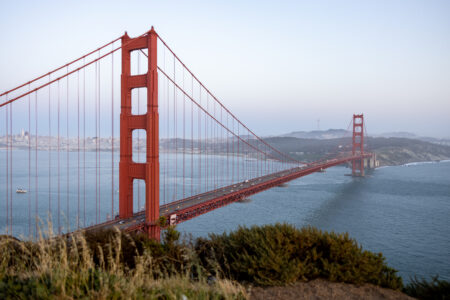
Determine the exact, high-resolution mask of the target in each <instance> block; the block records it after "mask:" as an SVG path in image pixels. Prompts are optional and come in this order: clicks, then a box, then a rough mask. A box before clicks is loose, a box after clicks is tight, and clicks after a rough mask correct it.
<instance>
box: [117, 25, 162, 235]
mask: <svg viewBox="0 0 450 300" xmlns="http://www.w3.org/2000/svg"><path fill="white" fill-rule="evenodd" d="M142 49H148V72H147V73H146V74H141V75H131V74H130V73H131V69H130V59H131V52H132V51H140V50H142ZM144 87H145V88H147V113H146V114H143V115H133V114H132V113H131V90H132V89H134V88H144ZM135 129H144V130H146V137H147V145H146V147H147V148H146V149H147V157H146V162H145V163H135V162H133V158H132V154H133V141H132V136H133V135H132V133H133V130H135ZM134 179H143V180H144V181H145V221H146V226H145V228H146V231H147V233H148V235H149V237H150V238H154V239H156V240H159V239H160V228H159V226H157V225H156V223H157V221H158V219H159V116H158V70H157V34H156V32H155V30H154V29H153V27H152V29H151V30H150V31H149V32H148V33H147V34H146V35H144V36H140V37H137V38H134V39H131V38H130V37H129V36H128V35H127V34H126V33H125V35H124V36H123V37H122V76H121V112H120V163H119V217H120V218H129V217H131V216H132V215H133V180H134Z"/></svg>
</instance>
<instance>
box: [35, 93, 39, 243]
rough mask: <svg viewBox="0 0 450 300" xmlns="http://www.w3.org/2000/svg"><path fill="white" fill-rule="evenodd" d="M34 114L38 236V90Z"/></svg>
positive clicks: (36, 225) (36, 224) (36, 222)
mask: <svg viewBox="0 0 450 300" xmlns="http://www.w3.org/2000/svg"><path fill="white" fill-rule="evenodd" d="M34 95H35V96H34V115H35V117H34V118H35V122H36V125H35V127H36V128H35V148H34V154H35V165H34V167H35V179H34V180H35V188H34V189H35V200H34V209H35V227H36V233H35V236H36V237H37V233H38V193H39V189H38V113H37V91H36V92H35V94H34Z"/></svg>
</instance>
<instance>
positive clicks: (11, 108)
mask: <svg viewBox="0 0 450 300" xmlns="http://www.w3.org/2000/svg"><path fill="white" fill-rule="evenodd" d="M12 112H13V104H12V103H11V107H10V109H9V132H10V136H11V139H10V140H9V143H10V145H9V159H10V161H9V176H10V178H9V228H10V231H9V234H11V235H12V234H13V231H12V227H13V217H12V204H13V184H12V182H13V151H12V150H13V149H12V148H13V130H12V126H13V121H12V118H13V117H12V116H13V115H12Z"/></svg>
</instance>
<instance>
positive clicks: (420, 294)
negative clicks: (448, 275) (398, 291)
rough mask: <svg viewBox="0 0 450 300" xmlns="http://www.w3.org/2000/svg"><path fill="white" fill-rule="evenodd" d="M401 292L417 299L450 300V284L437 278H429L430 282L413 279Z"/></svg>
mask: <svg viewBox="0 0 450 300" xmlns="http://www.w3.org/2000/svg"><path fill="white" fill-rule="evenodd" d="M403 292H404V293H406V294H408V295H409V296H411V297H415V298H418V299H436V300H447V299H450V282H449V281H445V280H440V279H439V277H438V276H434V277H431V280H430V281H428V280H426V279H424V278H422V279H418V278H417V277H414V278H412V279H411V282H410V283H409V284H408V285H407V286H406V287H405V288H404V289H403Z"/></svg>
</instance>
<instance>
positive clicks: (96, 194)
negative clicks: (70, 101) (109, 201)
mask: <svg viewBox="0 0 450 300" xmlns="http://www.w3.org/2000/svg"><path fill="white" fill-rule="evenodd" d="M97 78H98V62H97V61H96V62H95V77H94V85H95V91H94V92H95V96H94V99H95V100H94V104H95V109H94V114H95V118H94V119H95V224H98V119H97V117H98V100H97V96H98V82H97Z"/></svg>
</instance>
